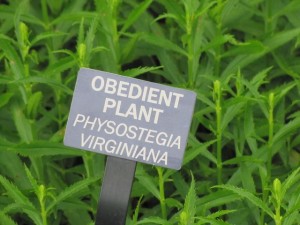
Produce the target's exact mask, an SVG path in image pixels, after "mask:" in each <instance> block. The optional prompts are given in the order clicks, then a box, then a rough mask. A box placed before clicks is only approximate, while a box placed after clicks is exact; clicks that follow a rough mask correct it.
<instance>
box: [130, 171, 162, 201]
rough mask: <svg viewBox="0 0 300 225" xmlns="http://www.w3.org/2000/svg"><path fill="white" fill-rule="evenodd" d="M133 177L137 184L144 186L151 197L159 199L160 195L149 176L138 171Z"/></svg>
mask: <svg viewBox="0 0 300 225" xmlns="http://www.w3.org/2000/svg"><path fill="white" fill-rule="evenodd" d="M135 177H136V178H137V179H138V181H139V183H140V184H141V185H142V186H144V187H145V188H146V189H147V190H148V191H149V192H150V193H151V194H152V195H154V196H155V197H156V198H157V199H160V193H159V190H158V188H157V185H156V182H155V181H154V179H153V178H152V177H151V176H149V175H148V174H147V173H146V172H145V171H143V170H138V171H137V173H136V175H135Z"/></svg>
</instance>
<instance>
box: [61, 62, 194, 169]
mask: <svg viewBox="0 0 300 225" xmlns="http://www.w3.org/2000/svg"><path fill="white" fill-rule="evenodd" d="M195 100H196V94H195V93H194V92H192V91H188V90H184V89H179V88H173V87H169V86H166V85H161V84H157V83H152V82H148V81H143V80H139V79H135V78H129V77H124V76H120V75H116V74H112V73H107V72H102V71H98V70H92V69H87V68H82V69H80V71H79V73H78V77H77V82H76V87H75V91H74V95H73V100H72V104H71V109H70V115H69V118H68V123H67V128H66V133H65V137H64V144H65V145H67V146H71V147H75V148H79V149H84V150H88V151H92V152H97V153H102V154H105V155H110V156H115V157H120V158H124V159H128V160H134V161H138V162H142V163H147V164H152V165H157V166H162V167H166V168H171V169H177V170H178V169H180V167H181V163H182V159H183V155H184V151H185V148H186V143H187V137H188V133H189V129H190V123H191V119H192V115H193V111H194V105H195Z"/></svg>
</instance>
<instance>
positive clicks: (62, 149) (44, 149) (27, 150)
mask: <svg viewBox="0 0 300 225" xmlns="http://www.w3.org/2000/svg"><path fill="white" fill-rule="evenodd" d="M0 149H2V150H6V151H12V152H16V153H18V154H20V155H22V156H33V157H40V156H54V155H65V156H67V155H71V156H80V155H83V154H84V153H83V152H82V151H80V150H76V149H73V148H70V147H66V146H64V145H63V144H61V143H54V142H49V141H33V142H32V143H30V144H19V145H13V146H3V145H2V144H1V143H0Z"/></svg>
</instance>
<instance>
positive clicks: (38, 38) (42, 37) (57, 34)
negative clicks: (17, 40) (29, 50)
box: [30, 31, 68, 46]
mask: <svg viewBox="0 0 300 225" xmlns="http://www.w3.org/2000/svg"><path fill="white" fill-rule="evenodd" d="M66 35H68V33H64V32H59V31H55V32H53V31H51V32H50V31H49V32H43V33H41V34H38V35H37V36H35V37H34V39H33V40H32V41H31V43H30V44H31V45H32V46H34V45H36V44H38V43H39V42H40V41H44V40H45V39H48V38H49V39H52V40H55V37H61V36H66Z"/></svg>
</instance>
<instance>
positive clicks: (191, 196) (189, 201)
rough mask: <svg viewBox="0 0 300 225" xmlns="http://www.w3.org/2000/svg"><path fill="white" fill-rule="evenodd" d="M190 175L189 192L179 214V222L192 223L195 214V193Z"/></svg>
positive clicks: (183, 223)
mask: <svg viewBox="0 0 300 225" xmlns="http://www.w3.org/2000/svg"><path fill="white" fill-rule="evenodd" d="M191 175H192V182H191V186H190V189H189V192H188V194H187V196H186V198H185V200H184V205H183V210H182V212H181V213H180V215H179V224H181V225H188V224H194V220H195V214H196V201H197V195H196V190H195V180H194V176H193V174H191Z"/></svg>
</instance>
